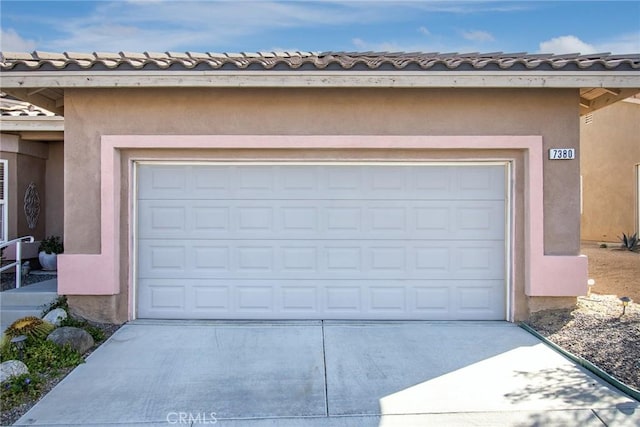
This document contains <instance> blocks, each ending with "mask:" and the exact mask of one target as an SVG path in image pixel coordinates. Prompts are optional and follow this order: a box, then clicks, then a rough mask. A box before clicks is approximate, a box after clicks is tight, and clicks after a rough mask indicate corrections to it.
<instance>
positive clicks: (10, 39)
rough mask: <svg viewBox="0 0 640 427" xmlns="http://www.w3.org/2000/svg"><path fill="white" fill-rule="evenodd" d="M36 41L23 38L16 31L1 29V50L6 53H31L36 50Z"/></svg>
mask: <svg viewBox="0 0 640 427" xmlns="http://www.w3.org/2000/svg"><path fill="white" fill-rule="evenodd" d="M36 45H37V43H36V42H35V40H28V39H25V38H22V37H21V36H20V34H18V33H17V32H16V31H15V30H13V29H11V28H9V29H8V30H6V31H5V30H3V29H0V50H2V51H6V52H29V51H32V50H34V49H35V48H36Z"/></svg>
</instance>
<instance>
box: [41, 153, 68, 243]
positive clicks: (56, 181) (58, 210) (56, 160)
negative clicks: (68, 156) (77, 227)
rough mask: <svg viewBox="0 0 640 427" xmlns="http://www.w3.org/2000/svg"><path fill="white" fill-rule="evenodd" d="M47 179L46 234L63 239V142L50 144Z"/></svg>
mask: <svg viewBox="0 0 640 427" xmlns="http://www.w3.org/2000/svg"><path fill="white" fill-rule="evenodd" d="M46 179H47V194H46V198H45V200H46V205H47V212H46V217H45V228H46V234H47V236H61V237H62V236H63V235H64V143H63V142H62V141H55V142H49V158H48V160H47V168H46Z"/></svg>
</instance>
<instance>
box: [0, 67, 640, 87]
mask: <svg viewBox="0 0 640 427" xmlns="http://www.w3.org/2000/svg"><path fill="white" fill-rule="evenodd" d="M0 86H1V87H2V88H3V89H4V88H6V89H27V88H44V87H48V88H57V89H64V88H110V87H120V88H123V87H124V88H143V87H269V88H273V87H282V88H293V87H306V88H314V87H317V88H327V87H337V88H347V87H354V88H357V87H385V88H438V87H457V88H536V87H539V88H543V87H544V88H586V87H615V88H640V74H639V73H638V71H636V70H633V71H558V70H552V71H540V70H538V71H508V70H506V71H490V72H489V71H486V72H481V71H455V70H449V71H428V72H420V71H364V72H363V71H326V70H325V71H219V70H218V71H107V72H105V71H96V72H92V71H9V72H3V73H2V80H1V83H0Z"/></svg>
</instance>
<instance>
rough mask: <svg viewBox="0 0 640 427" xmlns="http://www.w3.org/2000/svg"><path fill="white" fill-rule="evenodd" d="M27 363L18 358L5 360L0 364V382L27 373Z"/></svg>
mask: <svg viewBox="0 0 640 427" xmlns="http://www.w3.org/2000/svg"><path fill="white" fill-rule="evenodd" d="M28 373H29V369H27V365H25V364H24V363H22V362H21V361H19V360H7V361H6V362H2V363H1V364H0V383H3V382H5V381H8V380H10V379H11V378H13V377H17V376H19V375H22V374H28Z"/></svg>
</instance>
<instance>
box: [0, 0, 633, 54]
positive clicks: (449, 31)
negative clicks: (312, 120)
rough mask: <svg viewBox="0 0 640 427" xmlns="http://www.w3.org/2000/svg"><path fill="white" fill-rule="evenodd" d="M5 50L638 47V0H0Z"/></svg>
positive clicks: (541, 49)
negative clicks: (462, 0)
mask: <svg viewBox="0 0 640 427" xmlns="http://www.w3.org/2000/svg"><path fill="white" fill-rule="evenodd" d="M0 16H1V21H0V22H1V30H2V33H1V40H0V47H1V49H2V50H4V51H33V50H40V51H49V52H63V51H74V52H94V51H99V52H120V51H129V52H144V51H149V52H165V51H178V52H184V51H194V52H255V51H274V50H303V51H328V50H333V51H370V50H373V51H411V52H413V51H421V52H495V51H504V52H531V53H537V52H544V53H556V54H561V53H573V52H580V53H583V54H586V53H595V52H613V53H638V52H640V1H637V0H636V1H561V2H558V1H464V2H461V1H372V0H369V1H357V0H355V1H329V0H323V1H242V0H236V1H203V0H201V1H186V0H185V1H178V0H171V1H170V0H112V1H87V0H85V1H54V0H48V1H31V0H0Z"/></svg>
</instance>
